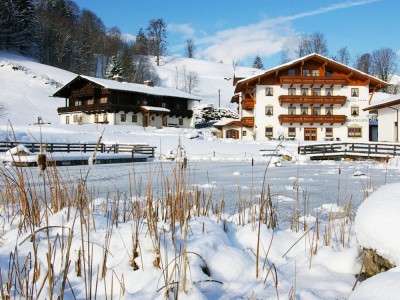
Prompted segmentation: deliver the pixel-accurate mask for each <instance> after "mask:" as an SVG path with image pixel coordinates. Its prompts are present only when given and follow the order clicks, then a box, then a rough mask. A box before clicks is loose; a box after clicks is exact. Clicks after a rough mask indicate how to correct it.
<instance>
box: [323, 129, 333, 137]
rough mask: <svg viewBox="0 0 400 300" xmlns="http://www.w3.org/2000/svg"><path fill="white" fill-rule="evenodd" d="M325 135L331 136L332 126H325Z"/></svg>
mask: <svg viewBox="0 0 400 300" xmlns="http://www.w3.org/2000/svg"><path fill="white" fill-rule="evenodd" d="M325 137H329V138H330V137H333V128H332V127H326V128H325Z"/></svg>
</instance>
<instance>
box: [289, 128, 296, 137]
mask: <svg viewBox="0 0 400 300" xmlns="http://www.w3.org/2000/svg"><path fill="white" fill-rule="evenodd" d="M288 137H296V127H289V128H288Z"/></svg>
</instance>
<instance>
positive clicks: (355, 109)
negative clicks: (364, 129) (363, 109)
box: [351, 106, 360, 117]
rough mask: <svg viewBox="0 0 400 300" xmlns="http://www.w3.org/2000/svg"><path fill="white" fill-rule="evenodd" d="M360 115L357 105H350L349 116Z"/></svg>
mask: <svg viewBox="0 0 400 300" xmlns="http://www.w3.org/2000/svg"><path fill="white" fill-rule="evenodd" d="M359 115H360V108H359V107H358V106H352V107H351V116H352V117H358V116H359Z"/></svg>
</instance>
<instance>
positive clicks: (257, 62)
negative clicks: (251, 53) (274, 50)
mask: <svg viewBox="0 0 400 300" xmlns="http://www.w3.org/2000/svg"><path fill="white" fill-rule="evenodd" d="M252 67H253V68H255V69H260V70H264V65H263V63H262V60H261V57H260V56H259V55H257V56H256V58H255V59H254V61H253V65H252Z"/></svg>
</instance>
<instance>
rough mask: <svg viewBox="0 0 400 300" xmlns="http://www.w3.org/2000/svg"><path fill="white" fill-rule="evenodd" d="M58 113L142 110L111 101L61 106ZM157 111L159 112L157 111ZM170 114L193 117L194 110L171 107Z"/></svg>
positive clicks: (136, 111)
mask: <svg viewBox="0 0 400 300" xmlns="http://www.w3.org/2000/svg"><path fill="white" fill-rule="evenodd" d="M57 111H58V113H59V114H61V113H74V112H83V113H87V114H96V113H104V112H110V113H113V112H118V111H124V112H133V113H139V112H141V109H140V106H134V105H118V104H111V103H101V104H93V105H80V106H68V107H59V108H58V109H57ZM156 113H157V112H156ZM167 115H169V116H177V117H182V118H185V117H186V118H191V117H192V116H193V111H192V110H185V109H170V112H169V113H168V114H167Z"/></svg>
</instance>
